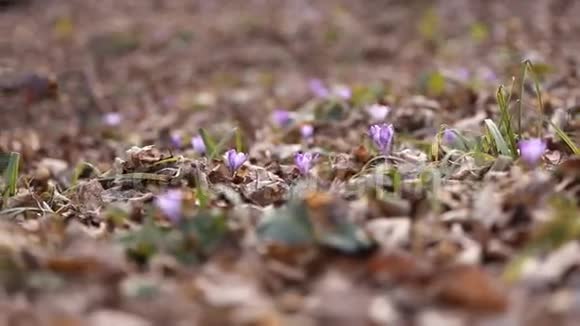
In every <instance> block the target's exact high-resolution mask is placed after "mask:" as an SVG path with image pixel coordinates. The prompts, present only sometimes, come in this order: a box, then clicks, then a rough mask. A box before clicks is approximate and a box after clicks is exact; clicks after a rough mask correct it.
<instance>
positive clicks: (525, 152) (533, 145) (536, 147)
mask: <svg viewBox="0 0 580 326" xmlns="http://www.w3.org/2000/svg"><path fill="white" fill-rule="evenodd" d="M518 148H519V149H520V157H521V158H522V160H523V161H524V162H525V163H526V164H527V165H529V166H536V165H537V164H538V163H539V162H540V160H541V159H542V155H544V152H545V151H546V148H547V144H546V142H545V141H544V140H542V139H540V138H533V139H528V140H520V142H519V143H518Z"/></svg>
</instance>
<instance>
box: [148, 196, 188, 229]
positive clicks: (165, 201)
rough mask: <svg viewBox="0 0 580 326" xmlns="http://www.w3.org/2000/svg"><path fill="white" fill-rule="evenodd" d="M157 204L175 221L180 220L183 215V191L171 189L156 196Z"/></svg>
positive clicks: (164, 213)
mask: <svg viewBox="0 0 580 326" xmlns="http://www.w3.org/2000/svg"><path fill="white" fill-rule="evenodd" d="M154 203H155V206H156V207H157V208H158V209H159V210H160V211H161V212H162V213H163V215H165V216H166V217H167V218H169V219H170V220H171V221H172V222H173V223H177V222H179V220H180V219H181V215H182V204H183V193H182V192H181V190H179V189H171V190H168V191H167V192H165V193H163V194H161V195H158V196H157V198H155V201H154Z"/></svg>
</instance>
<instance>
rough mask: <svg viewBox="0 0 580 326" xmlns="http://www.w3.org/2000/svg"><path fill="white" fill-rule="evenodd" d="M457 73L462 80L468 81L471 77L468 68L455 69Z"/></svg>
mask: <svg viewBox="0 0 580 326" xmlns="http://www.w3.org/2000/svg"><path fill="white" fill-rule="evenodd" d="M455 75H456V76H457V78H458V79H459V80H461V81H464V82H465V81H468V80H469V78H471V72H470V71H469V69H467V68H459V69H457V70H456V71H455Z"/></svg>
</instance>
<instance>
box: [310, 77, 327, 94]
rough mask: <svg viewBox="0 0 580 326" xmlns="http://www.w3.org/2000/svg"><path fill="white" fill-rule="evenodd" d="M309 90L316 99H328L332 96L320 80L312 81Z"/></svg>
mask: <svg viewBox="0 0 580 326" xmlns="http://www.w3.org/2000/svg"><path fill="white" fill-rule="evenodd" d="M308 88H310V91H311V92H312V93H313V94H314V95H315V96H316V97H320V98H326V97H328V96H329V95H330V91H329V90H328V88H327V87H326V86H325V85H324V83H323V82H322V81H321V80H320V79H311V80H310V81H309V82H308Z"/></svg>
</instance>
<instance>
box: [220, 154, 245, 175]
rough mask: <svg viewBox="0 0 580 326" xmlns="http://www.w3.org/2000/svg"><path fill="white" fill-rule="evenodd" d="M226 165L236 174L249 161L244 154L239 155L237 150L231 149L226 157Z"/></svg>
mask: <svg viewBox="0 0 580 326" xmlns="http://www.w3.org/2000/svg"><path fill="white" fill-rule="evenodd" d="M224 159H225V163H226V166H227V167H228V169H229V170H230V171H231V172H232V173H234V172H236V170H237V169H239V168H240V166H242V165H243V164H244V162H246V160H247V159H248V156H247V155H246V154H244V153H241V152H240V153H238V152H237V151H236V150H235V149H230V150H229V151H227V152H226V154H225V155H224Z"/></svg>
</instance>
